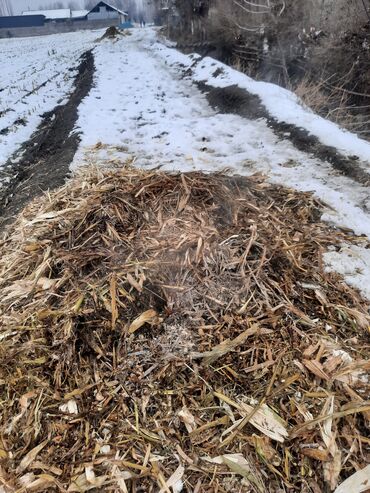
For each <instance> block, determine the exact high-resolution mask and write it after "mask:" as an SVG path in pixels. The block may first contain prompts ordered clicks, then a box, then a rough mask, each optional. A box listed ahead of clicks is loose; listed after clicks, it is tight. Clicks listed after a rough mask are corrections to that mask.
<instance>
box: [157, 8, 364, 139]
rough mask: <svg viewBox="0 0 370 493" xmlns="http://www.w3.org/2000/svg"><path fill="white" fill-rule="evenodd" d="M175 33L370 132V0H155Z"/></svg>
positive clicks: (184, 42)
mask: <svg viewBox="0 0 370 493" xmlns="http://www.w3.org/2000/svg"><path fill="white" fill-rule="evenodd" d="M156 5H157V14H158V17H159V18H160V21H161V23H164V24H165V25H166V26H167V27H166V29H167V31H168V34H169V35H170V36H171V37H172V38H173V39H175V40H177V41H178V43H179V45H180V46H181V47H182V48H183V49H184V50H189V51H191V50H198V51H199V52H200V53H201V54H208V55H211V56H214V57H216V58H218V59H219V60H221V61H223V62H225V63H227V64H229V65H231V66H233V67H234V68H237V69H238V70H240V71H242V72H244V73H246V74H248V75H250V76H252V77H254V78H257V79H261V80H266V81H269V82H274V83H277V84H280V85H281V86H283V87H286V88H288V89H292V90H294V91H295V92H296V93H297V94H298V95H299V96H300V97H301V98H302V99H303V101H304V102H305V103H306V104H307V105H308V106H309V107H311V108H312V109H313V110H314V111H315V112H318V113H320V114H321V115H322V116H324V117H326V118H329V119H331V120H332V121H334V122H336V123H339V124H341V125H343V126H345V127H346V128H348V129H349V130H351V131H354V132H356V133H358V134H360V135H361V136H362V137H364V138H370V91H369V87H370V2H369V1H368V0H350V1H347V0H336V1H332V0H324V1H319V0H310V1H306V0H253V1H247V0H192V1H191V2H188V1H186V2H185V1H182V0H173V1H170V2H168V1H166V2H163V1H161V0H156Z"/></svg>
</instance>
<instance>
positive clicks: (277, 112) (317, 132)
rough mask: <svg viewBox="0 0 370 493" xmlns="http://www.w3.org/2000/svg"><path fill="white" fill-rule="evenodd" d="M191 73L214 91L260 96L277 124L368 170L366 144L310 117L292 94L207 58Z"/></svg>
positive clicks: (369, 157)
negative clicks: (297, 129) (231, 90)
mask: <svg viewBox="0 0 370 493" xmlns="http://www.w3.org/2000/svg"><path fill="white" fill-rule="evenodd" d="M217 68H219V69H220V70H222V71H223V74H222V75H220V76H218V77H215V76H214V75H212V74H214V72H215V70H216V69H217ZM194 72H195V74H194V79H195V80H198V81H205V82H206V83H207V84H210V85H211V86H214V87H226V86H229V85H232V84H237V85H238V86H239V87H241V88H242V89H246V90H247V91H248V92H250V93H252V94H255V95H257V96H259V97H260V98H261V101H262V103H263V104H264V105H265V107H266V108H268V111H269V113H270V114H271V116H273V117H275V118H276V119H277V120H278V121H283V122H286V123H290V124H293V125H296V126H297V127H300V128H304V129H306V130H307V131H308V132H309V133H310V134H311V135H314V136H316V137H317V138H318V139H319V140H320V142H322V143H323V144H325V145H328V146H332V147H335V148H336V149H338V150H339V151H340V152H341V153H342V154H344V155H346V156H358V157H359V158H360V159H361V160H363V161H365V163H363V166H364V167H368V166H369V161H370V143H369V142H367V141H365V140H363V139H360V138H359V137H357V136H356V135H354V134H353V133H351V132H348V131H346V130H344V129H342V128H340V127H338V125H336V124H335V123H333V122H330V121H329V120H325V119H324V118H322V117H320V116H318V115H317V114H315V113H313V112H312V111H311V110H310V109H309V108H307V107H305V106H304V104H303V103H302V101H301V100H300V99H299V98H298V96H296V95H295V94H294V93H292V92H291V91H288V90H286V89H284V88H282V87H280V86H277V85H275V84H271V83H268V82H261V81H255V80H253V79H251V78H250V77H248V76H246V75H244V74H242V73H240V72H238V71H236V70H234V69H232V68H230V67H228V66H227V65H224V64H223V63H220V62H216V64H215V60H214V59H213V58H209V57H207V58H204V59H202V60H201V61H200V62H199V63H198V64H197V65H196V67H195V69H194Z"/></svg>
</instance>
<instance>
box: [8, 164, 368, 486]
mask: <svg viewBox="0 0 370 493" xmlns="http://www.w3.org/2000/svg"><path fill="white" fill-rule="evenodd" d="M320 207H321V206H320V204H318V203H317V202H315V200H314V199H313V198H312V197H311V196H310V194H305V193H297V192H294V191H290V190H282V189H280V188H277V187H273V186H270V185H267V184H266V183H265V182H264V180H263V179H262V178H261V177H259V176H255V177H252V178H248V179H247V178H240V177H233V178H230V177H225V176H224V175H217V174H216V175H205V174H202V173H189V174H176V175H171V174H165V173H158V172H144V171H139V170H136V169H133V168H131V167H125V168H124V169H120V170H111V171H102V170H95V169H88V170H83V172H82V174H81V175H80V176H77V177H76V178H75V179H74V180H73V181H71V182H70V183H68V184H67V185H66V186H65V187H63V188H62V189H60V190H58V191H56V192H55V193H53V194H51V195H50V196H47V197H44V198H42V199H38V200H36V201H34V202H33V203H32V204H31V205H29V206H28V207H27V209H26V210H25V211H24V213H23V215H22V216H21V217H20V218H19V219H18V221H17V222H16V224H15V225H14V226H12V227H11V228H10V230H9V232H8V233H7V236H6V238H5V239H4V240H3V241H2V243H1V245H0V254H1V255H0V300H1V301H0V339H1V347H0V389H1V394H0V395H1V400H0V407H1V411H0V491H3V492H6V493H9V492H12V493H13V492H23V491H24V492H28V491H32V492H38V491H39V492H41V491H42V492H46V491H69V492H83V491H96V492H98V491H99V492H100V491H106V492H109V491H112V492H113V491H114V492H119V491H121V492H127V491H130V492H137V493H138V492H146V493H149V492H158V491H161V492H170V493H171V492H172V493H173V492H179V491H181V487H183V489H182V491H186V492H189V493H190V492H191V493H194V492H197V493H199V492H209V493H210V492H215V493H216V492H218V493H221V492H232V493H234V492H252V491H253V492H261V493H264V492H274V493H276V492H278V491H281V492H282V491H287V490H290V491H297V492H314V493H318V492H324V491H327V490H333V489H335V487H336V486H337V484H338V482H341V481H343V480H345V479H346V478H348V477H350V476H351V475H353V474H354V473H356V471H359V470H361V469H363V468H364V467H365V466H366V464H367V463H368V461H369V438H368V436H367V430H368V427H367V426H368V424H369V419H370V404H369V400H367V399H369V381H368V376H369V361H368V359H367V358H368V354H369V352H368V343H367V342H366V332H367V331H368V328H369V321H370V318H369V315H368V312H367V304H366V303H365V302H364V301H363V300H362V299H361V298H360V296H359V295H358V293H356V292H355V291H354V290H352V289H350V288H349V287H347V286H346V285H345V284H344V283H343V282H342V281H341V279H340V278H339V277H338V276H335V275H332V274H326V273H324V271H323V266H322V260H321V254H322V251H323V250H325V248H326V247H327V246H328V245H329V244H330V245H332V244H339V243H340V242H341V241H343V239H344V238H345V237H346V236H345V233H341V232H339V231H334V230H331V229H330V228H329V227H328V226H327V225H324V224H323V223H321V222H320V220H319V217H320ZM351 241H354V240H353V239H352V240H351ZM356 478H357V481H358V476H355V477H354V479H355V480H356ZM352 480H353V479H352ZM346 488H347V490H346V491H351V490H350V489H348V485H347V486H346ZM353 491H354V490H353Z"/></svg>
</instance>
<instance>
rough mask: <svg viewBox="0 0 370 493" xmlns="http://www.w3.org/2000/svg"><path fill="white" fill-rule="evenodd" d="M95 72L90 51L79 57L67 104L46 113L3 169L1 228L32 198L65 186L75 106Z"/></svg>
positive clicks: (71, 153) (76, 140) (73, 147)
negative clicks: (4, 179) (5, 178)
mask: <svg viewBox="0 0 370 493" xmlns="http://www.w3.org/2000/svg"><path fill="white" fill-rule="evenodd" d="M94 69H95V67H94V56H93V53H92V50H89V51H87V52H85V53H84V54H83V55H82V56H81V61H80V64H79V66H78V69H77V75H76V77H75V81H74V89H73V91H72V92H71V94H70V97H69V100H68V101H67V103H66V104H63V105H60V106H57V107H55V108H54V110H52V111H50V112H47V113H45V114H44V115H43V120H42V122H41V124H40V125H39V127H38V128H37V130H36V131H35V132H34V133H33V135H32V136H31V138H30V140H28V141H27V142H25V143H24V144H23V145H22V146H21V147H20V148H19V149H18V151H17V152H16V153H15V154H14V155H13V156H12V157H11V158H10V159H8V161H7V162H6V163H5V166H4V167H3V168H2V170H1V175H2V176H3V177H4V176H5V177H7V179H8V183H7V184H4V185H3V187H2V188H1V189H0V227H2V226H4V225H6V224H7V223H9V222H11V221H12V219H13V218H14V217H15V216H16V215H17V213H18V212H19V211H20V210H22V208H23V207H24V206H25V205H26V204H27V203H28V202H29V201H30V200H32V199H33V198H34V197H36V196H38V195H40V194H41V193H43V192H45V191H46V190H49V189H53V188H57V187H58V186H60V185H62V184H63V183H64V181H65V179H66V177H67V176H68V173H69V166H70V163H71V162H72V160H73V156H74V154H75V152H76V150H77V147H78V144H79V141H80V139H79V135H78V133H76V132H73V128H74V126H75V123H76V121H77V116H78V106H79V104H80V103H81V101H82V100H83V99H84V97H85V96H86V95H87V94H88V93H89V91H90V89H91V87H92V84H93V76H94Z"/></svg>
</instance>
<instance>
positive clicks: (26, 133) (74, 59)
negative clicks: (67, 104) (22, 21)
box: [0, 31, 97, 168]
mask: <svg viewBox="0 0 370 493" xmlns="http://www.w3.org/2000/svg"><path fill="white" fill-rule="evenodd" d="M96 37H97V34H96V32H91V31H84V32H79V33H68V34H57V35H52V36H39V37H33V38H13V39H0V53H1V55H0V57H1V70H0V168H1V166H2V164H4V163H5V162H6V160H7V159H8V158H10V157H11V156H12V155H13V153H14V152H15V151H16V150H17V149H18V148H19V146H20V145H21V144H22V143H23V142H25V141H27V140H28V139H29V137H30V136H31V134H32V133H33V132H34V131H35V130H36V128H37V126H38V125H39V123H40V122H41V120H42V116H41V115H42V114H43V113H45V112H47V111H51V110H52V109H53V108H54V107H55V106H56V105H58V104H61V103H63V102H64V101H65V98H66V96H68V93H69V92H70V90H71V87H72V83H73V79H74V77H75V75H76V70H75V69H76V67H77V66H78V64H79V57H80V55H81V54H82V53H84V52H85V51H86V50H87V49H89V48H91V47H92V46H93V43H92V42H93V40H94V39H95V38H96Z"/></svg>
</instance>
